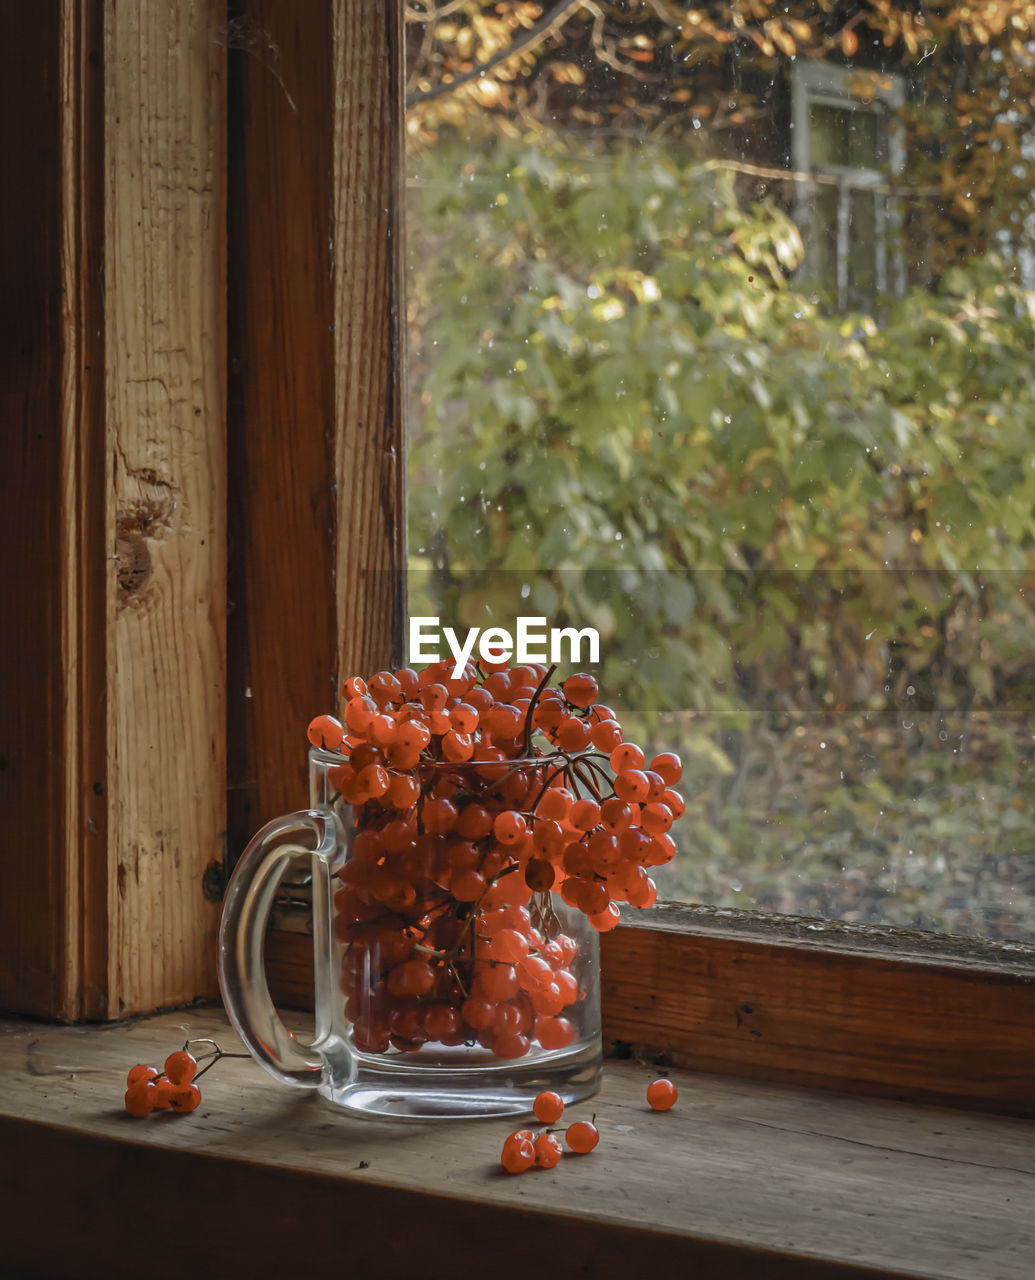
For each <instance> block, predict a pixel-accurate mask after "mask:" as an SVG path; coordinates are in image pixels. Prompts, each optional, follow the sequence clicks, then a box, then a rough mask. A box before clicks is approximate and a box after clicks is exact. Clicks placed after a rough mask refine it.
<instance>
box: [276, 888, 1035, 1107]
mask: <svg viewBox="0 0 1035 1280" xmlns="http://www.w3.org/2000/svg"><path fill="white" fill-rule="evenodd" d="M673 914H674V915H675V916H676V917H679V916H680V915H681V914H685V915H692V912H680V911H679V910H678V909H676V910H675V911H674V913H673ZM266 955H267V974H268V976H269V980H270V989H271V991H273V992H274V996H275V999H276V1000H277V1001H278V1002H279V1003H280V1004H281V1005H282V1007H284V1008H290V1009H306V1008H311V1007H312V1002H313V990H312V970H313V947H312V939H311V938H309V937H308V936H306V935H304V934H300V933H290V932H287V931H280V932H271V933H270V934H269V935H268V937H267V946H266ZM601 975H602V976H601V991H602V1006H603V1030H604V1037H605V1041H606V1042H607V1044H608V1046H609V1051H610V1052H611V1053H612V1054H615V1053H617V1054H620V1055H628V1054H629V1053H631V1052H634V1053H636V1054H638V1055H640V1056H642V1057H645V1058H646V1059H648V1060H651V1059H655V1060H656V1059H659V1058H660V1060H661V1061H662V1062H666V1063H675V1064H677V1065H680V1066H683V1067H690V1068H692V1069H694V1070H698V1071H710V1072H721V1073H723V1074H726V1075H735V1076H742V1077H747V1078H753V1079H758V1080H777V1081H782V1082H786V1083H789V1084H798V1085H806V1086H808V1087H810V1088H815V1089H830V1090H838V1091H846V1092H849V1091H850V1092H853V1093H858V1094H863V1095H873V1096H878V1097H893V1098H899V1099H908V1100H912V1101H926V1102H940V1103H945V1104H948V1105H952V1106H960V1107H967V1108H973V1109H975V1110H986V1111H992V1112H1000V1113H1003V1114H1006V1115H1017V1116H1035V1072H1033V1066H1035V971H1031V970H1029V971H1027V972H1023V971H1019V970H1014V971H1010V970H1007V969H1002V968H999V969H996V968H992V967H990V966H988V965H985V964H978V963H968V964H964V963H957V964H952V963H949V962H946V961H939V960H937V959H932V958H930V957H927V958H921V957H908V956H904V955H894V954H890V953H888V952H887V951H886V950H885V951H884V953H883V954H882V953H880V952H879V951H876V950H874V949H868V950H867V949H863V948H861V947H859V948H856V949H855V950H843V951H833V950H828V949H827V948H825V947H824V946H822V945H818V944H807V943H802V942H800V941H797V940H793V939H790V938H789V939H788V940H786V941H780V940H778V939H775V938H773V937H772V936H768V937H762V938H755V939H752V937H751V936H750V935H744V934H731V935H724V934H723V933H722V932H721V931H716V930H714V929H705V928H703V927H702V926H700V925H696V926H695V925H694V924H692V923H690V922H686V923H684V924H682V925H678V923H677V924H676V925H675V926H674V927H669V928H658V927H654V928H652V927H649V926H647V925H643V924H640V925H622V926H621V927H620V928H618V929H615V930H614V931H613V932H611V933H608V934H605V935H604V936H603V937H602V938H601Z"/></svg>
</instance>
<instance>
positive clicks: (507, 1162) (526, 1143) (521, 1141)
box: [500, 1130, 535, 1173]
mask: <svg viewBox="0 0 1035 1280" xmlns="http://www.w3.org/2000/svg"><path fill="white" fill-rule="evenodd" d="M500 1163H501V1164H502V1165H503V1167H504V1169H506V1171H507V1172H508V1173H524V1172H525V1170H526V1169H531V1167H532V1165H534V1164H535V1147H534V1146H533V1144H532V1139H531V1138H530V1137H525V1136H524V1133H523V1132H521V1131H520V1130H519V1131H518V1132H517V1133H512V1134H511V1135H510V1137H509V1138H508V1139H507V1140H506V1142H504V1144H503V1152H502V1154H501V1155H500Z"/></svg>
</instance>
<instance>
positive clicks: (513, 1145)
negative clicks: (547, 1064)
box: [500, 1093, 600, 1173]
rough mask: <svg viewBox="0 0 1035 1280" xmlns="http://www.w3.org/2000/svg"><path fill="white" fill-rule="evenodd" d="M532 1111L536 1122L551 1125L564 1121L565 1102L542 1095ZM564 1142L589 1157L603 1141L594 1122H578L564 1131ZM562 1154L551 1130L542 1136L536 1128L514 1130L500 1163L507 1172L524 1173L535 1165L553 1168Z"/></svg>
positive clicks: (504, 1148)
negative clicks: (560, 1120) (562, 1117)
mask: <svg viewBox="0 0 1035 1280" xmlns="http://www.w3.org/2000/svg"><path fill="white" fill-rule="evenodd" d="M532 1109H533V1111H534V1112H535V1116H536V1119H537V1120H540V1121H542V1123H543V1124H547V1125H550V1124H555V1123H556V1122H557V1121H558V1120H559V1119H560V1118H561V1116H562V1114H563V1113H564V1103H563V1101H562V1100H561V1098H560V1096H559V1095H558V1094H556V1093H541V1094H540V1095H539V1096H538V1097H537V1098H536V1100H535V1102H534V1103H533V1104H532ZM595 1118H596V1117H594V1119H595ZM564 1140H565V1142H567V1144H568V1147H569V1148H570V1150H572V1151H574V1152H575V1153H576V1154H577V1155H587V1154H588V1153H589V1152H590V1151H592V1150H593V1148H594V1147H595V1146H596V1145H597V1143H598V1142H599V1141H600V1132H599V1130H598V1129H597V1127H596V1125H595V1124H594V1123H593V1122H592V1121H591V1120H577V1121H576V1122H575V1123H574V1124H570V1125H568V1127H567V1129H565V1131H564ZM563 1154H564V1147H563V1146H562V1145H561V1141H560V1139H559V1138H558V1137H557V1134H556V1132H555V1131H553V1130H552V1129H543V1130H541V1131H540V1132H539V1133H536V1132H535V1130H533V1129H515V1130H514V1132H513V1133H512V1134H510V1135H509V1137H508V1138H507V1140H506V1141H505V1142H504V1144H503V1151H502V1152H501V1153H500V1164H502V1165H503V1167H504V1169H506V1171H507V1172H508V1173H524V1172H525V1171H526V1170H527V1169H531V1168H532V1167H533V1166H534V1167H535V1168H538V1169H552V1168H553V1167H554V1166H555V1165H556V1164H557V1163H558V1162H559V1161H560V1158H561V1156H562V1155H563Z"/></svg>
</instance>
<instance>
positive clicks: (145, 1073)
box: [126, 1063, 158, 1088]
mask: <svg viewBox="0 0 1035 1280" xmlns="http://www.w3.org/2000/svg"><path fill="white" fill-rule="evenodd" d="M157 1074H158V1068H157V1067H146V1066H144V1065H143V1063H141V1064H140V1065H139V1066H136V1067H130V1069H129V1075H128V1076H126V1085H127V1087H130V1088H131V1087H132V1086H133V1085H135V1084H146V1083H147V1082H148V1080H153V1079H154V1078H155V1076H156V1075H157Z"/></svg>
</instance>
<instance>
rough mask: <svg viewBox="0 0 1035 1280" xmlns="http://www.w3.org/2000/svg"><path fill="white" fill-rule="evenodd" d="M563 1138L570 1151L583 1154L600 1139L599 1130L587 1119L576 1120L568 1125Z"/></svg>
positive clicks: (591, 1148)
mask: <svg viewBox="0 0 1035 1280" xmlns="http://www.w3.org/2000/svg"><path fill="white" fill-rule="evenodd" d="M564 1139H565V1141H566V1142H567V1144H568V1146H569V1147H571V1149H572V1151H575V1152H577V1154H578V1155H580V1156H584V1155H586V1154H587V1152H590V1151H592V1150H593V1148H594V1147H595V1146H596V1145H597V1143H598V1142H599V1141H600V1130H599V1129H598V1128H597V1127H596V1125H595V1124H593V1123H591V1122H590V1121H589V1120H576V1121H575V1123H574V1124H570V1125H568V1128H567V1129H566V1130H565V1134H564Z"/></svg>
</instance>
